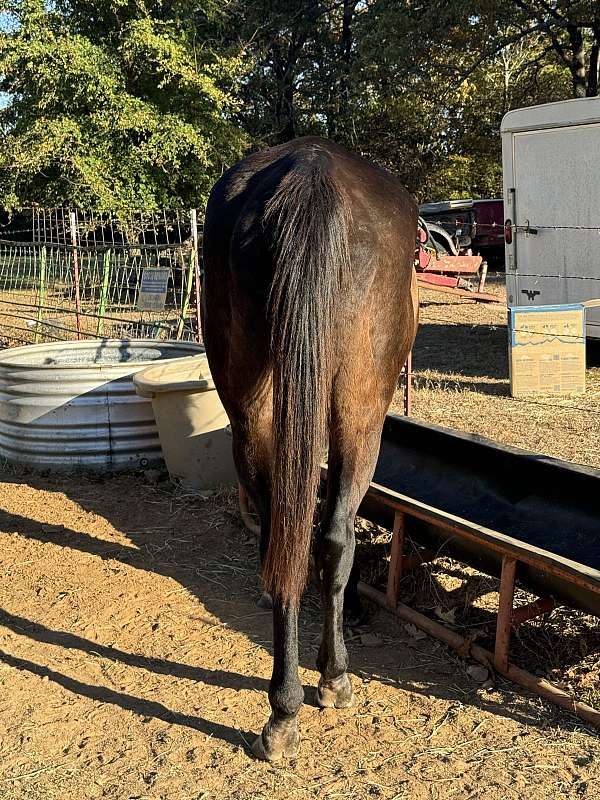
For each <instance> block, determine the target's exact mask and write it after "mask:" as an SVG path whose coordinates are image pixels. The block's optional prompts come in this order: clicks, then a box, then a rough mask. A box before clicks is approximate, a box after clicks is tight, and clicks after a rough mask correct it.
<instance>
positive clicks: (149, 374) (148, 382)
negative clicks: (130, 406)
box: [133, 353, 215, 400]
mask: <svg viewBox="0 0 600 800" xmlns="http://www.w3.org/2000/svg"><path fill="white" fill-rule="evenodd" d="M133 382H134V384H135V390H136V392H137V393H138V394H139V395H140V397H145V398H148V399H150V400H151V399H152V398H153V397H154V396H155V395H157V394H161V393H163V392H209V391H211V390H213V389H214V388H215V384H214V382H213V379H212V376H211V374H210V369H209V368H208V359H207V358H206V355H205V354H204V353H201V354H200V355H197V356H190V357H187V358H177V359H175V360H174V361H170V362H168V363H164V364H156V365H155V366H152V367H148V368H147V369H143V370H141V371H140V372H137V373H136V374H135V375H134V376H133Z"/></svg>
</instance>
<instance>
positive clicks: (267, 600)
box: [256, 592, 273, 608]
mask: <svg viewBox="0 0 600 800" xmlns="http://www.w3.org/2000/svg"><path fill="white" fill-rule="evenodd" d="M256 605H257V606H258V607H259V608H273V598H272V597H271V595H270V594H269V593H268V592H263V593H262V594H261V596H260V597H259V598H258V601H257V603H256Z"/></svg>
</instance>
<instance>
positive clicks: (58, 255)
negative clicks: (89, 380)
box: [0, 208, 202, 346]
mask: <svg viewBox="0 0 600 800" xmlns="http://www.w3.org/2000/svg"><path fill="white" fill-rule="evenodd" d="M196 220H197V217H196V212H195V210H193V209H192V210H189V211H177V210H165V211H160V212H158V211H157V212H145V211H141V212H135V213H128V214H126V215H125V214H116V213H110V212H107V213H88V212H82V211H79V210H71V209H65V208H55V209H28V210H24V211H19V212H14V213H10V214H4V217H3V218H1V219H0V338H1V339H2V343H3V344H4V345H5V346H6V345H10V344H17V343H27V344H29V343H34V342H44V341H53V340H60V339H77V338H106V337H110V338H156V339H187V340H197V339H199V338H200V331H199V314H198V298H199V294H200V292H199V263H200V258H201V243H202V230H201V226H199V225H198V224H197V221H196ZM160 268H162V269H163V270H166V273H163V275H165V274H166V276H167V283H166V296H165V298H164V304H163V302H162V298H161V302H160V305H159V307H157V308H155V309H153V310H145V309H143V307H141V304H140V285H141V281H142V275H143V274H144V270H152V269H160Z"/></svg>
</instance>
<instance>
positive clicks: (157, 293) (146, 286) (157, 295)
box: [137, 267, 171, 311]
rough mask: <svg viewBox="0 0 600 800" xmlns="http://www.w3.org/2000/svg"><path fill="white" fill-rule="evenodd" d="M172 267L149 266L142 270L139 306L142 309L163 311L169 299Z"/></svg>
mask: <svg viewBox="0 0 600 800" xmlns="http://www.w3.org/2000/svg"><path fill="white" fill-rule="evenodd" d="M170 274H171V270H170V269H162V268H157V267H148V268H147V269H144V270H142V280H141V282H140V290H139V292H138V300H137V307H138V308H139V310H140V311H162V310H163V309H164V307H165V302H166V299H167V284H168V282H169V276H170Z"/></svg>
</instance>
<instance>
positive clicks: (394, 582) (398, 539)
mask: <svg viewBox="0 0 600 800" xmlns="http://www.w3.org/2000/svg"><path fill="white" fill-rule="evenodd" d="M405 532H406V515H405V514H404V512H403V511H396V513H395V515H394V530H393V532H392V545H391V550H390V565H389V568H388V581H387V604H388V607H389V608H390V609H392V611H393V610H395V608H396V605H397V604H398V597H399V596H400V581H401V580H402V560H403V557H404V536H405Z"/></svg>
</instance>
